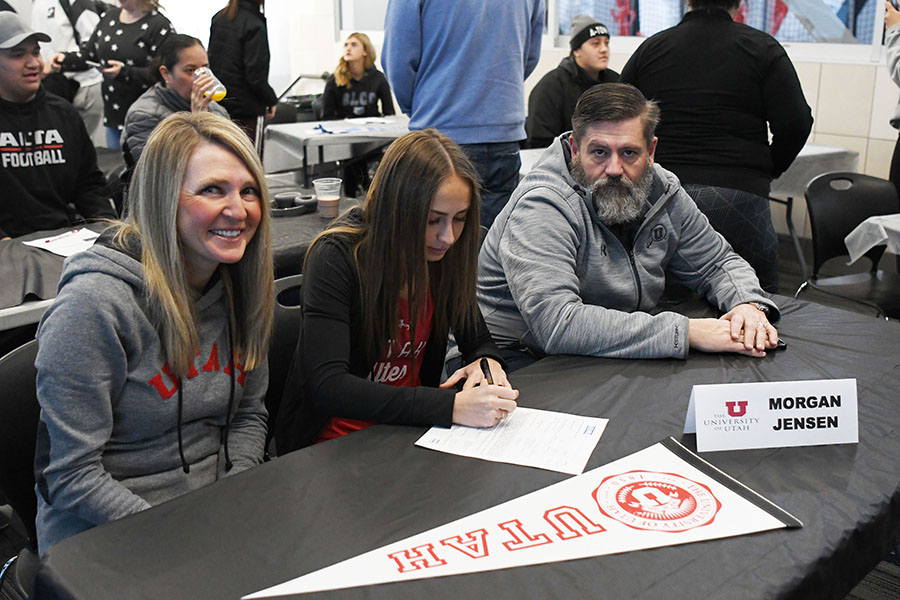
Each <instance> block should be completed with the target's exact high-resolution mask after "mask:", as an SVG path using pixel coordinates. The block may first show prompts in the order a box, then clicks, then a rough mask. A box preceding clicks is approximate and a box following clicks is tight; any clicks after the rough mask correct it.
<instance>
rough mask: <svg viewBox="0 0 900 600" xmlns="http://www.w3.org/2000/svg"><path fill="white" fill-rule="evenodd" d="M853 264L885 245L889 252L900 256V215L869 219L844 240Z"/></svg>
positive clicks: (879, 216) (878, 216) (877, 216)
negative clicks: (876, 247)
mask: <svg viewBox="0 0 900 600" xmlns="http://www.w3.org/2000/svg"><path fill="white" fill-rule="evenodd" d="M844 243H845V244H847V250H848V251H849V252H850V262H849V263H848V264H853V263H854V262H856V261H857V260H859V259H860V258H862V256H863V255H864V254H865V253H866V252H868V251H869V250H871V249H872V248H874V247H875V246H879V245H881V244H884V245H886V246H887V252H890V253H892V254H900V214H896V215H876V216H874V217H869V218H868V219H866V220H865V221H863V222H862V223H860V224H859V225H857V226H856V228H855V229H854V230H853V231H851V232H850V233H849V234H847V237H845V238H844Z"/></svg>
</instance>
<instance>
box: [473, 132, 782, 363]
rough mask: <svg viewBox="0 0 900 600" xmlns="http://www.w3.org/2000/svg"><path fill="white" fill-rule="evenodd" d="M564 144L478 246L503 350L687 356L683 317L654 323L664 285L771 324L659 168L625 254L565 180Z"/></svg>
mask: <svg viewBox="0 0 900 600" xmlns="http://www.w3.org/2000/svg"><path fill="white" fill-rule="evenodd" d="M568 136H569V134H563V135H562V136H560V137H559V138H557V139H556V140H554V142H553V143H552V144H551V145H550V147H549V148H548V149H547V150H546V151H545V152H544V154H543V155H542V156H541V158H540V159H539V160H538V162H537V164H536V165H535V167H534V168H533V169H532V171H531V172H530V173H529V174H528V175H527V176H526V177H525V179H523V180H522V181H521V182H520V183H519V186H518V187H517V188H516V191H515V192H514V193H513V195H512V197H511V198H510V200H509V203H508V204H507V205H506V208H504V209H503V211H502V212H501V213H500V215H499V216H498V217H497V220H496V221H495V222H494V224H493V226H492V227H491V229H490V231H489V232H488V235H487V238H486V239H485V241H484V244H483V246H482V248H481V255H480V258H479V262H478V302H479V305H480V306H481V311H482V313H483V314H484V318H485V321H486V322H487V324H488V327H489V328H490V330H491V333H492V334H493V336H494V340H495V341H496V342H497V344H498V345H499V346H500V347H501V348H503V347H517V348H520V347H521V346H522V345H524V346H526V347H527V348H528V349H529V350H531V351H532V352H533V353H535V354H536V355H538V356H542V355H546V354H584V355H592V356H606V357H614V358H662V357H676V358H686V357H687V353H688V318H687V317H685V316H683V315H680V314H677V313H674V312H659V313H658V314H651V312H652V311H654V310H656V309H657V304H658V302H659V299H660V297H661V296H662V293H663V289H664V287H665V285H666V281H667V279H669V278H671V279H674V280H677V281H679V282H681V283H682V284H684V285H686V286H688V287H689V288H691V289H693V290H695V291H697V292H699V293H700V294H702V295H704V296H706V297H707V298H708V299H709V300H710V301H711V302H713V303H714V304H715V305H716V306H718V307H719V309H720V310H722V311H723V312H727V311H728V310H730V309H731V308H733V307H734V306H736V305H738V304H741V303H744V302H761V303H764V304H766V305H767V306H770V307H772V309H773V310H772V311H771V313H772V314H771V316H770V319H771V320H773V321H774V320H775V319H777V317H778V313H777V308H776V307H775V306H774V304H773V303H772V301H771V300H769V299H768V298H767V297H766V296H765V295H764V292H763V291H762V290H761V289H760V287H759V281H758V280H757V278H756V274H755V273H754V271H753V269H752V267H750V265H749V264H747V262H746V261H744V259H742V258H741V257H740V256H738V255H737V254H735V253H734V251H733V250H732V249H731V246H729V245H728V243H727V242H726V241H725V239H724V238H723V237H722V236H721V235H719V234H718V233H717V232H716V231H715V230H714V229H713V228H712V227H711V226H710V224H709V221H707V219H706V217H705V216H704V215H703V214H702V213H701V212H700V211H699V210H698V209H697V207H696V205H695V204H694V202H693V201H692V200H691V198H690V197H689V196H688V195H687V193H685V192H684V190H683V189H682V188H681V184H680V183H679V182H678V178H677V177H675V175H673V174H672V173H670V172H668V171H666V170H665V169H663V168H662V167H660V166H659V165H654V167H653V169H654V182H653V189H652V192H651V194H650V205H649V206H648V209H647V212H646V213H645V215H644V218H643V222H642V223H641V224H640V225H639V226H638V228H637V229H636V231H635V233H634V242H633V245H632V247H630V248H626V247H625V246H624V245H623V243H622V242H621V241H620V240H619V238H618V237H617V236H616V235H615V234H614V233H613V232H612V231H611V230H610V229H609V228H608V227H606V226H605V225H603V224H602V223H601V222H600V221H599V220H598V218H597V213H596V210H595V209H594V206H593V204H592V202H591V201H590V199H589V196H588V195H587V193H586V191H585V190H584V188H582V187H581V186H580V185H578V184H577V183H575V180H574V179H573V178H572V176H571V174H570V172H569V161H570V158H569V149H568V141H567V140H568Z"/></svg>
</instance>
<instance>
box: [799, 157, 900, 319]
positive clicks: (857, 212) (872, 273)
mask: <svg viewBox="0 0 900 600" xmlns="http://www.w3.org/2000/svg"><path fill="white" fill-rule="evenodd" d="M806 206H807V208H808V210H809V222H810V225H811V227H812V245H813V267H812V273H811V274H810V275H809V277H808V279H807V280H806V281H805V282H804V283H802V284H801V285H800V287H799V288H798V289H797V293H796V294H794V297H795V298H797V297H799V296H800V292H802V291H803V290H804V289H805V288H806V287H807V286H808V287H811V288H813V289H815V290H819V291H821V292H824V293H826V294H831V295H833V296H838V297H841V298H844V299H847V300H851V301H854V302H857V303H859V304H862V305H864V306H868V307H870V308H872V309H873V310H875V311H876V312H877V314H878V315H879V316H882V315H883V316H884V317H885V318H888V317H893V318H900V274H897V273H893V272H890V271H881V270H879V269H878V262H879V261H880V260H881V256H882V254H884V246H876V247H875V248H872V249H871V250H869V251H868V252H867V253H866V254H865V257H866V258H868V259H869V261H870V263H871V267H870V268H869V270H868V271H865V272H859V273H852V274H849V275H841V276H837V277H825V278H823V277H819V270H820V269H821V268H822V266H823V265H824V264H825V263H826V262H827V261H828V260H830V259H832V258H836V257H840V256H844V257H847V256H849V253H848V251H847V246H846V244H845V243H844V238H845V237H846V236H847V234H849V233H850V232H851V231H853V229H854V228H855V227H856V226H857V225H859V224H860V223H862V222H863V221H865V220H866V219H867V218H869V217H871V216H875V215H886V214H892V213H896V212H898V211H900V203H898V200H897V190H896V189H895V188H894V184H892V183H891V182H890V181H887V180H886V179H880V178H878V177H872V176H871V175H863V174H861V173H845V172H837V173H825V174H823V175H819V176H818V177H816V178H815V179H813V180H812V181H810V182H809V183H808V184H807V186H806Z"/></svg>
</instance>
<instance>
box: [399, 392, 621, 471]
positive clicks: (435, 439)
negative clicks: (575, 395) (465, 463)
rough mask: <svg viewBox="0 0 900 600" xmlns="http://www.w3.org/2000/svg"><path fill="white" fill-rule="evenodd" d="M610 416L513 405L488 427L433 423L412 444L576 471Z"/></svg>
mask: <svg viewBox="0 0 900 600" xmlns="http://www.w3.org/2000/svg"><path fill="white" fill-rule="evenodd" d="M608 422H609V419H600V418H597V417H581V416H578V415H570V414H566V413H560V412H553V411H549V410H538V409H536V408H522V407H519V408H517V409H516V410H515V411H514V412H513V413H512V414H511V415H510V416H509V417H507V418H506V419H504V420H503V421H501V422H500V423H499V424H498V425H495V426H494V427H491V428H489V429H482V428H478V427H465V426H463V425H453V426H452V427H450V429H446V428H444V427H432V428H431V429H429V430H428V432H427V433H425V435H423V436H422V437H420V438H419V440H418V441H417V442H416V446H421V447H423V448H429V449H431V450H438V451H440V452H447V453H449V454H457V455H459V456H469V457H472V458H480V459H482V460H491V461H494V462H505V463H511V464H514V465H525V466H526V467H537V468H538V469H547V470H549V471H559V472H561V473H570V474H572V475H578V474H580V473H582V472H583V471H584V467H585V465H587V461H588V459H589V458H590V457H591V452H593V451H594V448H595V447H596V446H597V442H598V441H600V436H601V435H603V430H604V429H605V428H606V424H607V423H608Z"/></svg>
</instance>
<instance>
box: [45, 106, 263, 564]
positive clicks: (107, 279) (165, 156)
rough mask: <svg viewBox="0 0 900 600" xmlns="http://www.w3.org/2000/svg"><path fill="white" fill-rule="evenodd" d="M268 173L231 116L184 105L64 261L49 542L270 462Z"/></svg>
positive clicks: (51, 392)
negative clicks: (122, 197)
mask: <svg viewBox="0 0 900 600" xmlns="http://www.w3.org/2000/svg"><path fill="white" fill-rule="evenodd" d="M267 194H268V193H267V191H266V187H265V178H264V176H263V171H262V167H261V165H260V163H259V160H258V158H257V157H256V154H255V152H254V150H253V147H252V146H251V145H250V142H249V140H248V139H247V137H246V136H245V135H244V134H243V133H242V132H241V130H240V129H239V128H238V127H237V126H236V125H235V124H233V123H231V122H230V121H228V120H227V119H225V118H224V117H221V116H218V115H213V114H210V113H198V114H191V113H186V112H182V113H177V114H175V115H173V116H171V117H169V118H168V119H166V120H165V121H163V122H162V123H160V125H159V126H158V127H157V128H156V130H155V131H154V133H153V134H152V135H151V136H150V139H149V141H148V143H147V146H146V147H145V149H144V152H143V154H142V155H141V159H140V160H139V161H138V164H137V168H136V170H135V174H134V179H133V182H132V187H131V195H130V205H129V214H128V216H127V219H126V220H125V221H124V222H119V223H116V224H114V226H113V227H112V228H111V229H110V230H108V231H107V232H106V233H104V234H103V235H102V236H101V238H100V240H99V241H98V242H97V243H96V244H95V245H94V246H93V247H92V248H91V249H90V250H88V251H86V252H82V253H80V254H76V255H74V256H73V257H71V258H70V259H68V260H67V261H66V264H65V267H64V269H63V275H62V280H61V282H60V288H59V295H58V296H57V298H56V300H55V302H54V303H53V305H52V306H51V307H50V309H49V310H48V311H47V313H46V314H45V315H44V318H43V320H42V322H41V324H40V327H39V329H38V340H39V342H40V350H39V352H38V357H37V361H36V366H37V368H38V378H37V386H38V400H39V402H40V404H41V419H40V424H39V429H38V443H37V453H36V458H35V471H36V474H37V478H36V479H37V492H38V494H37V495H38V513H37V519H36V525H37V532H38V548H39V551H40V553H41V554H43V553H44V552H46V550H47V548H49V547H50V546H52V545H53V544H55V543H57V542H59V541H61V540H63V539H65V538H67V537H69V536H71V535H74V534H76V533H78V532H80V531H84V530H86V529H89V528H91V527H94V526H95V525H99V524H101V523H104V522H107V521H111V520H114V519H119V518H121V517H124V516H126V515H129V514H132V513H135V512H138V511H141V510H143V509H145V508H147V507H149V506H152V505H155V504H158V503H161V502H164V501H166V500H169V499H171V498H173V497H175V496H178V495H181V494H183V493H185V492H188V491H190V490H194V489H197V488H200V487H202V486H205V485H207V484H209V483H212V482H214V481H216V480H217V479H218V478H220V477H223V476H225V475H228V474H232V473H236V472H239V471H242V470H245V469H248V468H250V467H252V466H254V465H256V464H258V463H260V462H261V461H262V457H263V447H264V444H265V436H266V411H265V407H264V405H263V396H264V394H265V390H266V386H267V379H268V378H267V369H266V362H265V360H266V353H267V350H268V342H269V336H270V332H271V327H272V311H273V294H274V291H273V274H272V269H273V266H272V255H271V244H270V235H269V213H268V210H267V207H268V198H267Z"/></svg>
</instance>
